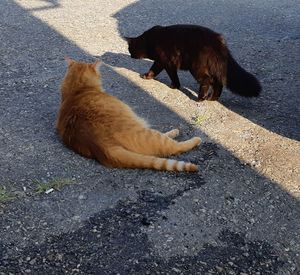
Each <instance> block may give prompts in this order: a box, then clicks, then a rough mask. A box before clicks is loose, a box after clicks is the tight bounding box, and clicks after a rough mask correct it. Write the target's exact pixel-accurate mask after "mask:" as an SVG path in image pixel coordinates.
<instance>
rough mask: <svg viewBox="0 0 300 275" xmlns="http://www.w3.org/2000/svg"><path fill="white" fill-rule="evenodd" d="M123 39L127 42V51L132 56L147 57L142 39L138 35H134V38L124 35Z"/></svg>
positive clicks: (136, 57)
mask: <svg viewBox="0 0 300 275" xmlns="http://www.w3.org/2000/svg"><path fill="white" fill-rule="evenodd" d="M125 40H126V41H127V43H128V51H129V53H130V56H131V57H132V58H135V59H142V58H147V57H148V56H147V49H146V46H145V42H144V39H142V38H140V37H136V38H129V37H125Z"/></svg>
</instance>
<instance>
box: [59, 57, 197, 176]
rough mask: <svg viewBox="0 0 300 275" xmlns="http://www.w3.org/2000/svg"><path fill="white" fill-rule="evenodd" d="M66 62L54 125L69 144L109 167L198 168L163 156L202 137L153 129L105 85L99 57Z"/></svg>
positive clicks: (173, 152) (188, 169)
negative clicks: (179, 139)
mask: <svg viewBox="0 0 300 275" xmlns="http://www.w3.org/2000/svg"><path fill="white" fill-rule="evenodd" d="M66 61H67V63H68V71H67V73H66V75H65V78H64V80H63V82H62V85H61V105H60V110H59V114H58V118H57V124H56V127H57V130H58V133H59V135H60V136H61V138H62V140H63V142H64V143H65V145H66V146H67V147H69V148H71V149H73V150H74V151H75V152H77V153H79V154H81V155H82V156H85V157H87V158H95V159H97V160H98V161H99V162H100V163H101V164H103V165H105V166H108V167H124V168H149V169H156V170H168V171H198V166H197V165H195V164H192V163H186V162H183V161H177V160H172V159H166V158H161V157H166V156H170V155H176V154H180V153H183V152H186V151H189V150H191V149H192V148H194V147H195V146H197V145H198V144H199V143H200V141H201V140H200V138H199V137H194V138H192V139H190V140H187V141H184V142H177V141H175V140H174V139H173V138H174V137H176V136H177V135H178V134H179V131H178V130H177V129H175V130H172V131H169V132H167V133H165V134H162V133H160V132H158V131H156V130H152V129H150V128H149V127H148V126H147V123H146V122H145V121H143V119H141V118H139V117H138V116H137V115H136V114H135V113H134V112H133V111H132V109H131V108H130V107H129V106H128V105H126V104H125V103H123V102H122V101H120V100H119V99H117V98H116V97H114V96H111V95H109V94H107V93H105V92H104V91H103V90H102V88H101V81H100V78H101V77H100V73H99V65H100V61H96V62H95V63H91V64H89V63H81V62H76V61H74V60H72V59H69V58H66Z"/></svg>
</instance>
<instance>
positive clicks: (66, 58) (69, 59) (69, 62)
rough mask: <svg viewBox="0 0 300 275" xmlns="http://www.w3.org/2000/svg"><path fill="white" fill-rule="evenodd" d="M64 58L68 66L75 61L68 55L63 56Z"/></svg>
mask: <svg viewBox="0 0 300 275" xmlns="http://www.w3.org/2000/svg"><path fill="white" fill-rule="evenodd" d="M65 60H66V62H67V64H68V65H69V66H71V65H72V64H73V63H74V62H75V61H74V60H73V59H71V58H70V57H68V56H65Z"/></svg>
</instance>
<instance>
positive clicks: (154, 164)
mask: <svg viewBox="0 0 300 275" xmlns="http://www.w3.org/2000/svg"><path fill="white" fill-rule="evenodd" d="M100 158H101V159H100ZM100 158H99V161H100V162H101V160H102V163H103V158H102V155H101V156H100ZM97 159H98V157H97ZM103 164H104V165H106V166H109V167H120V168H121V167H123V168H144V169H155V170H161V171H178V172H196V171H198V166H197V165H195V164H193V163H190V162H184V161H177V160H173V159H166V158H159V157H154V156H147V155H142V154H138V153H134V152H131V151H128V150H126V149H124V148H123V147H115V148H113V149H111V150H109V152H108V154H107V158H106V160H105V161H104V163H103Z"/></svg>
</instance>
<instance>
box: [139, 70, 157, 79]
mask: <svg viewBox="0 0 300 275" xmlns="http://www.w3.org/2000/svg"><path fill="white" fill-rule="evenodd" d="M141 78H143V79H153V78H154V76H153V74H151V73H149V72H148V73H144V74H142V75H141Z"/></svg>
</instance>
